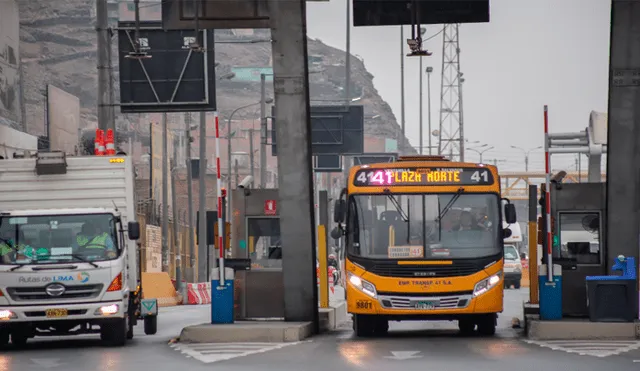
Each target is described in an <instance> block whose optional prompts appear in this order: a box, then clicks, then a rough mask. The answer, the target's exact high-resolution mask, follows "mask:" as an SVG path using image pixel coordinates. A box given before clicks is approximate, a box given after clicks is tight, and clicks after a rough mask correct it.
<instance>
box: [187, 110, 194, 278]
mask: <svg viewBox="0 0 640 371" xmlns="http://www.w3.org/2000/svg"><path fill="white" fill-rule="evenodd" d="M187 115H188V116H187V138H186V140H187V143H186V147H187V149H186V152H187V153H186V156H187V202H188V203H189V206H188V210H189V211H188V212H189V219H188V221H189V233H187V234H188V237H189V239H188V240H189V257H190V259H189V267H190V268H191V277H190V278H191V279H190V281H192V282H194V281H195V277H196V273H195V272H196V267H195V265H196V251H195V250H196V249H195V244H194V241H193V172H192V171H191V113H187Z"/></svg>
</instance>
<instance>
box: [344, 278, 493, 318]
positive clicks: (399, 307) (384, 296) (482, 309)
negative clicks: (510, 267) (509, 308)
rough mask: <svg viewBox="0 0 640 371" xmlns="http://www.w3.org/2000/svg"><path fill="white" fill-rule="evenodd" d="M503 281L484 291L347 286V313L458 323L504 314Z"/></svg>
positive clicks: (348, 284) (350, 284)
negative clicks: (378, 289)
mask: <svg viewBox="0 0 640 371" xmlns="http://www.w3.org/2000/svg"><path fill="white" fill-rule="evenodd" d="M502 282H503V279H502V277H499V279H495V280H493V281H492V282H491V285H490V286H488V287H486V289H485V290H482V291H480V292H479V291H477V290H476V291H475V292H474V290H469V291H462V292H460V291H458V292H450V293H447V292H438V293H432V292H425V293H419V292H412V293H407V292H392V293H390V292H385V293H378V292H375V291H374V290H367V289H366V288H365V289H364V290H363V287H362V285H356V284H354V283H353V282H351V281H349V282H348V283H347V310H348V312H349V313H351V314H369V315H381V316H385V317H388V318H389V319H392V320H394V319H397V320H402V319H405V320H410V319H416V320H420V319H433V320H440V319H442V320H447V319H451V320H455V319H459V318H461V317H468V316H469V315H477V314H487V313H500V312H502V310H503V292H504V288H503V283H502ZM356 283H357V282H356Z"/></svg>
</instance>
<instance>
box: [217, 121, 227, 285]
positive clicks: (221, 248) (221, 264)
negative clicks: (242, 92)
mask: <svg viewBox="0 0 640 371" xmlns="http://www.w3.org/2000/svg"><path fill="white" fill-rule="evenodd" d="M214 117H215V124H216V177H217V184H216V188H217V194H218V250H219V252H220V257H219V260H218V271H219V274H220V282H219V283H218V285H220V286H224V284H225V279H224V224H223V223H224V220H223V219H222V180H221V174H222V169H220V124H219V122H220V120H219V117H218V112H215V113H214ZM229 140H231V138H229ZM229 156H231V154H229Z"/></svg>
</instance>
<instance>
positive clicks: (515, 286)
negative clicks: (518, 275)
mask: <svg viewBox="0 0 640 371" xmlns="http://www.w3.org/2000/svg"><path fill="white" fill-rule="evenodd" d="M513 288H515V289H519V288H520V281H516V283H514V284H513Z"/></svg>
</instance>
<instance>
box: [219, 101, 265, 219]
mask: <svg viewBox="0 0 640 371" xmlns="http://www.w3.org/2000/svg"><path fill="white" fill-rule="evenodd" d="M264 102H265V103H267V104H270V103H273V98H266V99H265V100H264ZM261 103H262V102H255V103H251V104H247V105H246V106H242V107H238V108H236V109H235V110H234V111H233V112H231V114H230V115H229V118H228V119H227V189H228V190H229V191H231V189H232V188H231V119H232V118H233V115H235V114H236V112H238V111H240V110H243V109H245V108H249V107H253V106H257V105H259V104H261ZM229 211H231V209H229ZM229 215H231V214H229Z"/></svg>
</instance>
